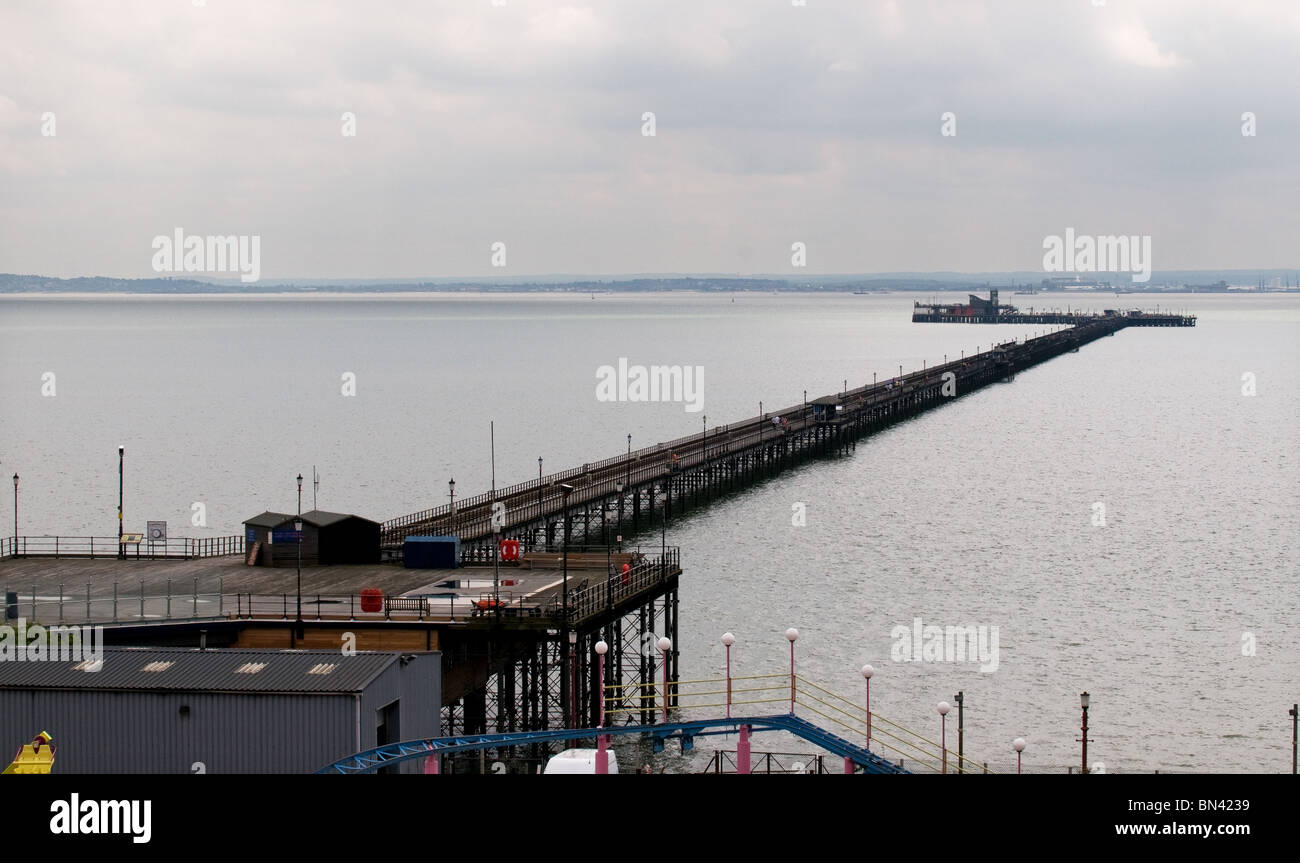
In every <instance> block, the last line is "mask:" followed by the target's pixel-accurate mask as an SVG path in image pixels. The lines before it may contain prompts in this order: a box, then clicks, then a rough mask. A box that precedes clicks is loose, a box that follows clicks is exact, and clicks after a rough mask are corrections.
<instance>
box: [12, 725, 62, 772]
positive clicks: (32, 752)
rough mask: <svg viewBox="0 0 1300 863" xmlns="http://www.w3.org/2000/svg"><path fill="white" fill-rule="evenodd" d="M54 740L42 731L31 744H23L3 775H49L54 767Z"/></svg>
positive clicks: (46, 732)
mask: <svg viewBox="0 0 1300 863" xmlns="http://www.w3.org/2000/svg"><path fill="white" fill-rule="evenodd" d="M53 740H54V738H53V737H51V736H50V734H49V732H48V731H42V732H41V733H40V734H38V735H36V737H35V738H34V739H33V740H32V742H31V743H24V744H23V745H22V746H21V747H20V748H19V750H18V754H17V755H15V756H14V760H13V763H12V764H10V765H9V766H8V767H6V768H5V769H4V772H5V773H49V772H50V770H51V768H53V767H54V745H53V742H52V741H53Z"/></svg>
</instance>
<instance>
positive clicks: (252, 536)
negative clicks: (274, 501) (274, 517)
mask: <svg viewBox="0 0 1300 863" xmlns="http://www.w3.org/2000/svg"><path fill="white" fill-rule="evenodd" d="M248 542H249V544H250V545H251V544H253V543H255V542H257V528H255V527H250V528H249V529H248Z"/></svg>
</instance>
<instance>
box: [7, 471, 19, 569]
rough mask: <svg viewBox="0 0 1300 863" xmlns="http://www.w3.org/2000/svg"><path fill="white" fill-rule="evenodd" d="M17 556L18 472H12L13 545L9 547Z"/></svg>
mask: <svg viewBox="0 0 1300 863" xmlns="http://www.w3.org/2000/svg"><path fill="white" fill-rule="evenodd" d="M9 550H10V551H11V552H13V555H14V557H17V556H18V474H16V473H15V474H14V547H13V548H11V549H9Z"/></svg>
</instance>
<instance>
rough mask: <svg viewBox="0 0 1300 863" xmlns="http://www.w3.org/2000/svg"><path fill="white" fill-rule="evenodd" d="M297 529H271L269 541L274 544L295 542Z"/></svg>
mask: <svg viewBox="0 0 1300 863" xmlns="http://www.w3.org/2000/svg"><path fill="white" fill-rule="evenodd" d="M297 541H298V531H296V530H273V531H271V543H272V544H273V545H274V544H276V543H281V542H297Z"/></svg>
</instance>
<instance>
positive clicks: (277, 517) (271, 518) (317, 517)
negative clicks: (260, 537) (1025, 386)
mask: <svg viewBox="0 0 1300 863" xmlns="http://www.w3.org/2000/svg"><path fill="white" fill-rule="evenodd" d="M297 518H301V519H302V520H303V522H304V523H306V524H310V525H312V526H313V527H326V526H328V525H331V524H335V523H336V522H340V521H345V520H347V519H349V518H355V519H358V520H359V521H364V522H369V523H370V524H374V525H378V524H379V522H377V521H371V520H370V519H368V518H362V517H361V516H359V515H353V514H352V513H350V512H326V511H325V510H323V509H313V510H309V511H307V512H304V513H303V514H302V515H300V516H296V515H294V514H293V513H291V512H287V513H286V512H270V511H267V512H264V513H262V514H261V515H255V516H253V517H252V518H250V519H247V520H246V521H245V522H244V524H248V525H252V526H253V527H271V528H276V527H284V526H285V525H290V526H292V525H293V522H294V519H297Z"/></svg>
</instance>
